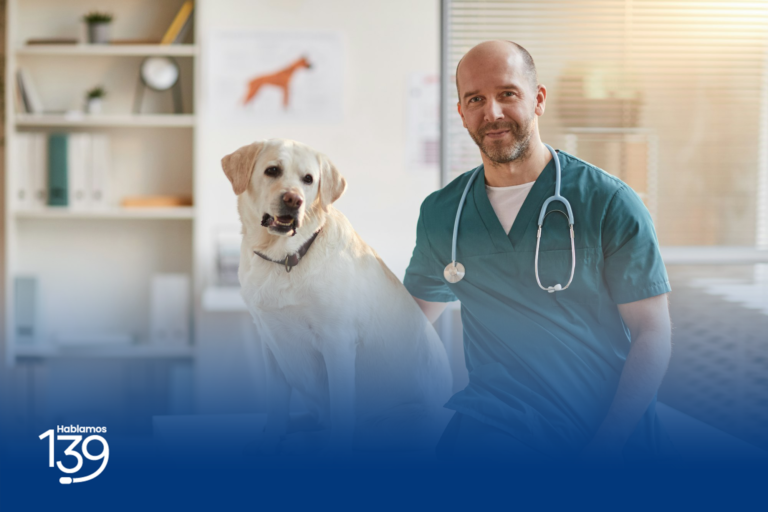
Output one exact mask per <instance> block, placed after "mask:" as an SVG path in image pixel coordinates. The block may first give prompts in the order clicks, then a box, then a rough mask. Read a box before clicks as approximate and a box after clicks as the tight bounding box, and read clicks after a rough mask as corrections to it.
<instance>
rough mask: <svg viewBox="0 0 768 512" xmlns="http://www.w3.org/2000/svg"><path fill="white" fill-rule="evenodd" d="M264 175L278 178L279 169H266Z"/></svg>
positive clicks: (273, 167)
mask: <svg viewBox="0 0 768 512" xmlns="http://www.w3.org/2000/svg"><path fill="white" fill-rule="evenodd" d="M264 174H266V175H267V176H271V177H273V178H274V177H276V176H280V168H279V167H275V166H272V167H267V169H266V170H265V171H264Z"/></svg>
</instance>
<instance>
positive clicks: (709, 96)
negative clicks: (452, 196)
mask: <svg viewBox="0 0 768 512" xmlns="http://www.w3.org/2000/svg"><path fill="white" fill-rule="evenodd" d="M443 8H444V10H443V30H444V34H443V51H444V55H443V65H444V66H445V67H446V68H447V70H448V72H447V73H444V75H443V76H444V83H443V90H444V91H445V92H446V93H447V104H444V109H445V110H444V111H445V112H446V114H447V119H446V123H447V125H445V126H444V127H443V135H444V139H445V140H444V143H445V146H444V150H443V151H444V155H445V156H447V163H448V165H447V166H446V169H445V170H444V173H445V178H446V179H453V178H454V177H455V176H457V175H458V174H460V173H462V172H465V171H467V170H469V169H471V168H473V167H475V166H477V165H478V164H479V163H480V156H479V151H478V149H477V147H476V146H475V145H474V143H473V142H472V140H471V139H470V138H469V136H468V135H467V133H466V130H465V129H464V128H463V127H462V124H461V120H460V118H459V116H458V114H457V113H456V108H455V105H456V101H457V96H456V90H455V87H454V76H453V75H454V70H455V68H456V64H457V62H458V60H459V59H460V58H461V56H462V55H463V54H464V53H465V52H466V51H467V50H469V48H471V47H472V46H474V45H475V44H477V43H478V42H480V41H484V40H488V39H508V40H512V41H515V42H517V43H519V44H521V45H522V46H524V47H525V48H526V49H527V50H528V51H529V52H530V53H531V55H532V56H533V58H534V60H535V61H536V65H537V68H538V73H539V82H540V83H542V84H544V85H546V86H547V89H548V98H547V109H546V113H545V114H544V116H543V117H542V118H540V127H541V135H542V139H543V140H544V141H546V142H548V143H550V144H551V145H553V146H554V147H556V148H559V149H563V150H565V151H568V152H572V153H574V154H576V156H578V157H580V158H583V159H585V160H587V161H589V162H591V163H593V164H595V165H597V166H598V167H601V168H603V169H605V170H606V171H608V172H610V173H611V174H614V175H616V176H618V177H619V178H621V179H622V180H624V181H625V182H627V183H628V184H629V185H631V186H632V187H633V188H634V189H635V190H636V191H637V192H638V193H640V195H641V197H643V200H644V201H645V203H646V205H647V206H648V208H649V210H650V211H651V213H652V215H653V216H654V219H655V223H656V229H657V232H658V236H659V240H660V242H661V244H662V245H665V246H670V245H672V246H680V245H685V246H691V245H695V246H712V245H729V246H752V247H754V246H756V245H758V246H764V247H765V246H768V208H766V207H765V206H760V205H765V204H766V203H768V151H767V149H768V148H767V147H766V137H768V69H766V68H767V63H768V53H767V52H766V50H767V48H766V36H767V35H768V29H767V28H766V27H768V2H765V1H760V2H738V3H737V2H724V1H719V2H715V1H693V0H684V1H666V0H665V1H658V0H593V1H582V0H540V1H536V2H533V1H529V2H520V1H509V0H508V1H487V0H486V1H466V0H465V1H449V0H444V2H443Z"/></svg>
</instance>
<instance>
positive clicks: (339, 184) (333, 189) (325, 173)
mask: <svg viewBox="0 0 768 512" xmlns="http://www.w3.org/2000/svg"><path fill="white" fill-rule="evenodd" d="M318 160H319V161H320V185H319V187H318V191H319V192H320V204H321V205H322V207H323V208H325V207H326V206H328V205H330V204H332V203H334V202H335V201H336V200H337V199H338V198H340V197H341V195H342V194H343V193H344V191H345V190H346V189H347V180H345V179H344V177H343V176H342V175H341V173H340V172H339V170H338V169H336V166H335V165H333V163H331V161H330V160H329V159H328V157H327V156H325V155H318Z"/></svg>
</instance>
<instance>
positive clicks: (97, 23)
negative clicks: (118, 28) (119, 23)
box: [83, 11, 112, 44]
mask: <svg viewBox="0 0 768 512" xmlns="http://www.w3.org/2000/svg"><path fill="white" fill-rule="evenodd" d="M83 21H85V22H86V23H87V24H88V42H89V43H91V44H109V29H110V26H111V23H112V15H111V14H109V13H105V12H98V11H91V12H89V13H88V14H86V15H85V16H83Z"/></svg>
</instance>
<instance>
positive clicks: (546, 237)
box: [404, 41, 672, 464]
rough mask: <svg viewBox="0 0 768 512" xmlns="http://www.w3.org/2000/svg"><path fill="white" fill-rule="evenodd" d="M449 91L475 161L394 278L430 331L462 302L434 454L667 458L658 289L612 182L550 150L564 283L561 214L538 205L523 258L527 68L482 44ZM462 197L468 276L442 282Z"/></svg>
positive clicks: (530, 203)
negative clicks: (463, 380)
mask: <svg viewBox="0 0 768 512" xmlns="http://www.w3.org/2000/svg"><path fill="white" fill-rule="evenodd" d="M456 87H457V90H458V97H459V102H458V105H457V107H458V111H459V114H460V115H461V119H462V121H463V123H464V127H465V128H466V129H467V131H468V132H469V135H470V136H471V137H472V139H473V140H474V141H475V143H476V144H477V146H478V148H479V149H480V158H481V160H482V164H481V165H480V166H479V168H476V169H473V170H471V171H468V172H467V173H465V174H463V175H461V176H459V177H458V178H456V179H455V180H454V181H452V182H451V183H450V184H448V185H447V186H446V187H445V188H443V189H442V190H438V191H437V192H434V193H433V194H431V195H430V196H429V197H427V198H426V199H425V200H424V202H423V204H422V206H421V212H420V216H419V221H418V227H417V240H416V247H415V249H414V251H413V256H412V258H411V262H410V264H409V266H408V269H407V271H406V276H405V280H404V283H405V286H406V288H408V290H409V292H410V293H411V295H413V297H414V298H415V299H416V302H418V304H419V306H420V307H421V309H422V310H423V311H424V314H425V315H426V316H427V317H428V318H429V320H430V321H432V322H434V321H435V320H436V319H437V317H438V316H439V315H440V313H441V312H442V311H443V310H444V308H445V306H446V303H447V302H450V301H455V300H459V301H461V317H462V323H463V329H464V332H463V336H464V354H465V358H466V365H467V369H468V371H469V384H468V385H467V387H466V388H465V389H463V390H461V391H459V392H458V393H456V394H455V395H454V396H453V397H452V398H451V399H450V400H449V402H448V403H447V404H446V407H447V408H449V409H453V410H455V411H456V412H455V414H454V416H453V418H452V419H451V421H450V423H449V424H448V427H447V428H446V430H445V432H444V433H443V436H442V438H441V440H440V443H439V445H438V453H439V455H441V456H443V457H450V458H455V459H456V458H458V459H460V458H486V459H488V460H495V461H500V462H504V463H511V464H516V463H521V462H534V463H536V462H538V463H548V462H551V461H556V460H562V459H570V460H572V459H577V460H588V461H603V462H610V463H619V462H622V461H636V460H648V459H652V460H653V459H656V460H658V459H660V458H667V457H668V456H669V455H670V454H671V453H672V451H671V449H670V446H669V441H668V438H667V437H666V435H665V434H664V432H663V430H662V428H661V425H660V423H659V421H658V418H657V417H656V414H655V404H656V392H657V390H658V387H659V385H660V384H661V381H662V378H663V376H664V373H665V371H666V368H667V365H668V362H669V358H670V353H671V342H670V338H671V335H670V321H669V314H668V307H667V295H666V294H667V293H669V292H670V291H671V288H670V286H669V280H668V278H667V273H666V269H665V268H664V264H663V262H662V259H661V255H660V254H659V246H658V241H657V239H656V233H655V230H654V228H653V223H652V221H651V218H650V215H649V214H648V211H647V209H646V208H645V206H644V205H643V203H642V201H641V200H640V199H639V197H638V196H637V194H636V193H635V192H634V191H633V190H632V189H631V188H630V187H629V186H627V185H626V184H625V183H623V182H622V181H621V180H619V179H617V178H615V177H613V176H611V175H609V174H608V173H606V172H604V171H602V170H600V169H598V168H596V167H594V166H592V165H590V164H588V163H587V162H584V161H582V160H579V159H578V158H576V157H574V156H573V155H569V154H567V153H565V152H562V151H559V152H558V153H557V157H558V159H559V162H560V165H561V167H562V185H561V195H562V196H564V197H565V198H566V199H567V200H568V201H569V202H570V205H571V207H572V210H573V217H574V225H573V230H574V238H573V243H574V245H575V251H574V252H575V268H573V274H572V275H573V277H572V281H570V284H569V285H567V286H565V285H564V284H565V283H567V282H569V277H570V275H571V273H572V265H573V262H572V250H571V249H572V246H571V237H570V226H569V222H568V218H567V215H565V212H562V210H564V207H563V204H562V203H559V202H552V203H550V204H549V206H548V208H547V211H548V212H554V213H552V214H551V215H550V214H549V213H547V215H546V221H545V222H544V226H543V231H542V235H541V240H540V248H539V252H538V262H536V261H535V254H536V247H537V230H538V216H539V212H540V209H541V208H542V205H543V204H544V201H545V200H546V199H547V198H549V197H550V196H552V195H554V194H555V162H554V160H553V158H552V154H551V153H550V151H549V149H548V148H547V147H546V146H545V145H544V144H543V143H542V141H541V137H540V135H539V124H538V120H539V117H540V116H542V115H543V114H544V111H545V107H546V99H547V89H546V87H545V86H544V85H541V84H539V83H538V79H537V74H536V66H535V64H534V61H533V59H532V57H531V55H530V54H529V53H528V52H527V51H526V50H525V49H524V48H523V47H521V46H519V45H517V44H516V43H512V42H509V41H488V42H484V43H481V44H479V45H477V46H475V47H474V48H472V49H471V50H470V51H469V52H467V54H466V55H465V56H464V57H463V58H462V59H461V61H460V62H459V65H458V66H457V69H456ZM475 171H477V172H475ZM465 190H467V195H466V200H465V202H464V208H463V211H462V215H461V219H460V225H459V231H458V239H457V256H456V260H457V261H458V262H461V263H462V264H463V265H464V267H465V268H466V274H465V276H464V277H463V279H461V280H459V281H458V282H455V283H453V282H449V281H448V280H447V279H446V276H445V275H444V269H445V268H446V265H447V264H449V263H451V243H452V238H453V230H454V220H455V216H456V211H457V209H458V207H459V203H460V201H461V197H462V193H463V192H464V191H465ZM556 210H561V211H560V213H558V212H557V211H556ZM535 265H538V275H537V273H536V272H535ZM537 278H539V280H540V282H537ZM561 283H562V284H561ZM555 284H557V285H555ZM542 288H544V289H542ZM548 288H549V289H551V290H552V291H549V290H548ZM554 290H557V291H554ZM548 291H549V293H548Z"/></svg>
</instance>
